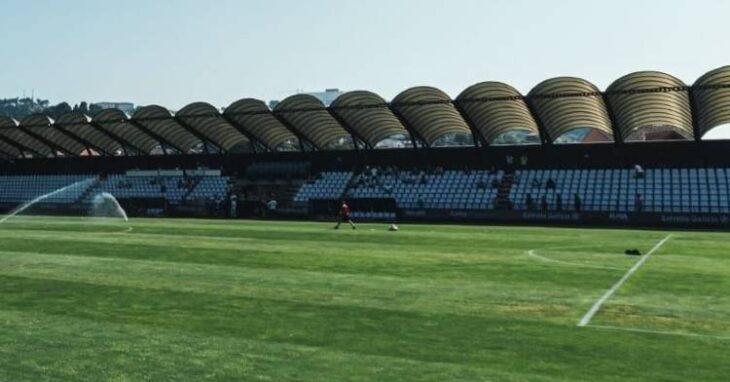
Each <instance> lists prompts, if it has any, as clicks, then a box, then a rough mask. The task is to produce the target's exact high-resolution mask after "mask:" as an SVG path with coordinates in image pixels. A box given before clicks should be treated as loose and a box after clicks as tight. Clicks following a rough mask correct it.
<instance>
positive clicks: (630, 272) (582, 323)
mask: <svg viewBox="0 0 730 382" xmlns="http://www.w3.org/2000/svg"><path fill="white" fill-rule="evenodd" d="M670 237H672V234H671V233H670V234H669V235H667V236H666V237H665V238H664V239H662V240H661V241H659V242H658V243H656V245H654V247H652V249H650V250H649V252H647V254H646V255H645V256H643V257H642V258H641V259H639V261H637V262H636V264H634V266H633V267H631V268H630V269H629V270H628V271H626V274H624V276H623V277H621V279H620V280H618V281H617V282H616V284H613V286H612V287H611V289H609V290H608V291H606V293H604V294H603V296H601V298H599V299H598V300H597V301H596V302H595V303H594V304H593V306H591V308H590V309H588V312H586V314H585V315H584V316H583V318H581V319H580V321H579V322H578V326H586V325H588V324H589V323H590V322H591V319H593V316H595V315H596V313H598V311H599V310H600V309H601V307H602V306H603V304H604V303H606V301H608V299H609V298H611V296H613V294H614V293H616V291H618V290H619V288H621V286H622V285H624V283H625V282H626V280H628V279H629V277H631V275H633V274H634V272H636V271H637V270H638V269H639V268H640V267H641V266H642V265H643V264H644V263H645V262H646V260H649V257H651V255H652V254H653V253H654V252H656V251H657V250H658V249H659V248H661V246H662V245H664V243H666V242H667V240H669V238H670Z"/></svg>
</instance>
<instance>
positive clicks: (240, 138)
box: [175, 102, 250, 151]
mask: <svg viewBox="0 0 730 382" xmlns="http://www.w3.org/2000/svg"><path fill="white" fill-rule="evenodd" d="M175 116H176V117H177V118H178V119H179V120H181V121H183V122H184V123H186V124H187V125H188V126H190V127H191V128H193V129H195V130H196V131H197V132H198V133H200V134H202V135H204V136H206V137H207V138H208V139H210V140H211V141H212V142H214V143H215V144H216V145H217V146H218V147H221V148H223V149H224V150H225V151H231V150H232V149H233V148H235V147H241V146H242V145H245V146H247V147H250V142H249V140H248V138H247V137H246V136H245V135H244V134H243V133H241V132H240V131H239V130H238V129H236V127H234V126H232V125H231V124H230V123H228V122H227V121H226V120H225V119H224V118H223V117H222V116H221V114H220V113H219V112H218V109H216V108H215V106H213V105H211V104H209V103H205V102H195V103H191V104H189V105H187V106H185V107H184V108H182V109H180V111H178V112H177V113H175Z"/></svg>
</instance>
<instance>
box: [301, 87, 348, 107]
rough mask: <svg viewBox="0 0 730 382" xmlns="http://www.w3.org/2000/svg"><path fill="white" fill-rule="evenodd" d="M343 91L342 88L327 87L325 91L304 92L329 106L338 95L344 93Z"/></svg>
mask: <svg viewBox="0 0 730 382" xmlns="http://www.w3.org/2000/svg"><path fill="white" fill-rule="evenodd" d="M342 93H343V92H342V91H341V90H340V89H337V88H332V89H325V90H324V91H323V92H312V93H304V94H308V95H311V96H314V97H316V98H317V99H319V100H320V101H322V103H323V104H324V105H325V106H329V105H330V104H332V102H333V101H334V100H335V99H337V97H339V96H340V95H342Z"/></svg>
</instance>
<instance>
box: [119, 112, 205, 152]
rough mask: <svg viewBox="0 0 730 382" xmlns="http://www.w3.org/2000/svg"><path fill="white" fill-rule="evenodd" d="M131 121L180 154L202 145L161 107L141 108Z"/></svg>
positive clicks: (170, 113)
mask: <svg viewBox="0 0 730 382" xmlns="http://www.w3.org/2000/svg"><path fill="white" fill-rule="evenodd" d="M131 120H132V121H133V122H134V123H138V124H140V125H141V126H142V127H144V128H145V129H147V130H149V131H150V132H151V133H153V134H156V135H158V136H159V137H161V138H162V139H164V140H165V141H167V142H169V143H170V144H172V145H173V146H174V147H175V148H176V149H178V150H179V151H181V152H182V153H188V152H190V150H192V149H193V148H195V147H199V146H201V145H202V144H203V142H202V141H201V140H200V139H198V138H197V137H196V136H195V135H193V134H192V133H190V132H189V131H188V130H186V129H185V128H184V127H183V126H181V125H180V124H179V123H178V122H177V121H175V119H174V116H173V115H172V112H170V110H168V109H166V108H164V107H162V106H159V105H149V106H144V107H141V108H139V109H137V111H136V112H135V113H134V115H133V116H132V118H131Z"/></svg>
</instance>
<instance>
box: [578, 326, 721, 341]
mask: <svg viewBox="0 0 730 382" xmlns="http://www.w3.org/2000/svg"><path fill="white" fill-rule="evenodd" d="M584 327H585V328H596V329H603V330H618V331H622V332H632V333H647V334H659V335H663V336H681V337H696V338H713V339H716V340H730V336H717V335H714V334H700V333H685V332H671V331H663V330H651V329H640V328H628V327H626V328H624V327H620V326H611V325H593V324H588V325H586V326H584Z"/></svg>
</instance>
